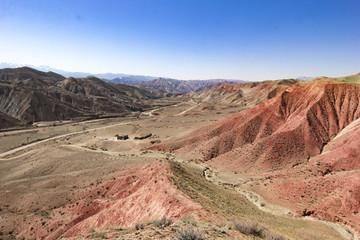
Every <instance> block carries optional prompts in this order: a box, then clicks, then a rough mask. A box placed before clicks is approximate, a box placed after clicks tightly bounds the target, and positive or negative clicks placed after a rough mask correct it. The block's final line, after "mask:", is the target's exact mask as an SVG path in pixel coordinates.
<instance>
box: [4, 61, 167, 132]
mask: <svg viewBox="0 0 360 240" xmlns="http://www.w3.org/2000/svg"><path fill="white" fill-rule="evenodd" d="M0 86H1V91H0V112H1V113H2V114H6V115H7V116H8V117H10V118H12V119H17V120H18V121H21V122H24V123H26V122H33V121H54V120H65V119H73V118H77V117H91V116H92V117H94V116H101V115H109V114H122V113H129V112H132V111H143V110H144V109H146V108H148V107H149V106H147V105H146V104H145V103H144V102H143V100H148V99H157V98H161V97H164V96H166V93H164V92H161V91H158V90H156V89H153V90H147V89H144V88H138V87H134V86H129V85H124V84H110V83H106V82H104V81H102V80H100V79H98V78H95V77H88V78H73V77H69V78H65V77H63V76H61V75H59V74H57V73H53V72H47V73H45V72H41V71H38V70H35V69H32V68H28V67H22V68H15V69H1V70H0ZM5 122H6V123H7V124H5ZM8 122H9V119H7V120H5V119H4V125H9V124H8Z"/></svg>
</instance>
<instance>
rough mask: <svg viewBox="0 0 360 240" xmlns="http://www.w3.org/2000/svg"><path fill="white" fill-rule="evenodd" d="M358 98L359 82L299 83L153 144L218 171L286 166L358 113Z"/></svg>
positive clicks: (311, 151)
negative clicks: (175, 138) (166, 141)
mask: <svg viewBox="0 0 360 240" xmlns="http://www.w3.org/2000/svg"><path fill="white" fill-rule="evenodd" d="M359 99H360V86H359V85H355V84H346V83H337V82H332V81H312V82H306V83H299V84H296V85H293V86H292V87H290V88H289V89H288V90H286V91H284V92H282V93H281V94H278V95H277V96H276V97H274V98H273V99H270V100H269V101H266V102H264V103H262V104H260V105H258V106H256V107H254V108H252V109H249V110H246V111H243V112H241V113H239V114H235V115H233V116H231V117H229V118H227V119H225V120H223V121H220V122H218V123H215V124H213V125H211V126H208V127H205V128H202V129H200V130H198V131H196V132H195V133H193V134H191V136H195V137H189V138H187V139H184V140H181V141H177V142H174V143H170V144H167V145H159V146H156V147H153V148H158V149H162V150H172V151H174V150H178V152H179V153H181V152H184V153H187V157H189V158H201V159H203V160H205V161H209V160H210V161H209V162H208V164H209V165H211V166H213V167H215V168H218V169H219V170H224V171H226V170H233V171H243V172H245V171H261V172H263V171H264V170H275V169H281V168H284V167H291V166H293V165H294V164H298V163H304V162H307V160H308V159H309V158H310V157H313V156H316V155H318V154H320V153H321V151H322V148H323V146H324V145H325V144H326V143H328V142H329V141H330V140H331V139H332V138H334V137H335V136H336V135H337V134H338V133H339V132H340V131H341V130H342V129H343V128H344V127H346V126H347V125H348V124H349V123H351V122H352V121H353V120H355V119H357V118H359V117H360V108H358V106H359ZM188 152H191V155H189V154H188Z"/></svg>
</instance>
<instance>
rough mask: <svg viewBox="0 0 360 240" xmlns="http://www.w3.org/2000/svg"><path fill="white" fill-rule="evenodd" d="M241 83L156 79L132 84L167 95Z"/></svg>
mask: <svg viewBox="0 0 360 240" xmlns="http://www.w3.org/2000/svg"><path fill="white" fill-rule="evenodd" d="M239 82H241V81H230V80H221V79H215V80H187V81H186V80H176V79H168V78H157V79H154V80H151V81H143V82H138V83H134V85H135V86H143V87H147V88H155V89H159V90H161V91H164V92H168V93H181V94H182V93H190V92H198V91H201V90H204V89H210V88H213V87H217V86H220V85H223V84H237V83H239Z"/></svg>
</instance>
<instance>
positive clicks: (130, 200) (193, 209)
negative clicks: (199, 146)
mask: <svg viewBox="0 0 360 240" xmlns="http://www.w3.org/2000/svg"><path fill="white" fill-rule="evenodd" d="M170 176H171V173H170V170H169V166H168V164H167V163H166V162H165V161H160V162H159V161H157V162H152V163H149V164H147V165H145V166H143V167H138V168H134V169H132V170H129V171H128V172H126V173H124V174H123V175H122V176H121V177H119V178H115V179H113V180H110V181H108V182H105V183H103V184H100V185H98V186H93V187H92V188H90V189H88V190H80V191H78V190H76V189H74V191H73V194H72V195H71V196H70V197H69V204H66V205H63V206H61V207H58V208H53V209H51V210H49V211H50V212H51V214H47V215H41V214H26V213H24V215H23V216H21V217H20V218H24V219H25V220H24V221H19V223H20V222H23V224H22V225H21V224H20V226H19V227H17V228H15V232H13V234H14V235H16V236H17V238H22V237H24V238H25V239H57V238H59V237H60V236H67V237H76V236H78V235H79V234H81V233H82V234H87V233H89V232H90V233H91V229H99V228H101V227H110V226H122V227H134V226H135V224H136V223H145V222H147V221H150V220H156V219H161V218H162V217H164V216H165V217H167V218H169V219H172V220H178V219H180V218H181V217H182V216H184V215H185V214H187V213H191V214H195V213H197V216H201V215H205V214H207V212H206V211H205V210H203V209H202V208H201V206H200V204H198V203H196V202H194V201H192V200H191V199H189V198H188V197H187V196H185V195H184V194H183V193H181V192H180V191H179V190H178V189H176V187H175V186H174V185H172V183H171V182H170V181H169V179H168V178H169V177H170ZM155 193H156V194H155ZM3 211H5V212H11V211H16V212H23V209H21V207H20V209H6V207H5V209H3ZM43 212H45V213H46V211H45V210H44V211H43ZM28 223H29V224H28Z"/></svg>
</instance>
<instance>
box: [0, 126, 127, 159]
mask: <svg viewBox="0 0 360 240" xmlns="http://www.w3.org/2000/svg"><path fill="white" fill-rule="evenodd" d="M129 123H134V121H132V122H129V121H128V122H122V123H116V124H112V125H108V126H104V127H98V128H93V129H87V130H82V131H78V132H73V133H66V134H62V135H58V136H55V137H50V138H46V139H44V140H40V141H38V142H34V143H30V144H27V145H24V146H21V147H17V148H14V149H11V150H9V151H6V152H3V153H0V160H8V159H1V158H4V157H6V156H8V155H10V154H13V153H16V152H18V151H21V150H24V149H26V148H29V147H33V146H36V145H38V144H41V143H44V142H48V141H52V140H56V139H59V138H63V137H69V136H74V135H77V134H82V133H88V132H92V131H96V130H101V129H106V128H111V127H115V126H120V125H125V124H129Z"/></svg>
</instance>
